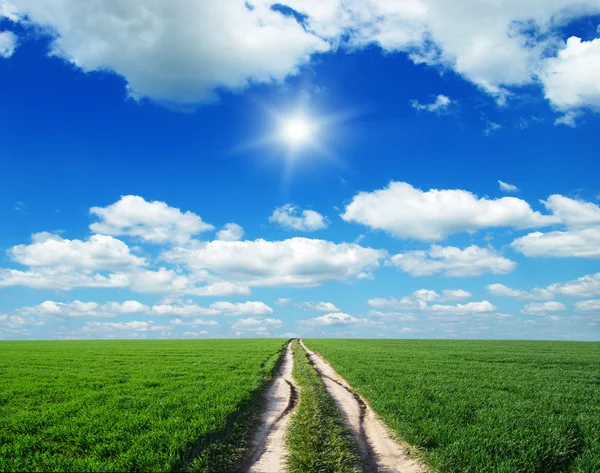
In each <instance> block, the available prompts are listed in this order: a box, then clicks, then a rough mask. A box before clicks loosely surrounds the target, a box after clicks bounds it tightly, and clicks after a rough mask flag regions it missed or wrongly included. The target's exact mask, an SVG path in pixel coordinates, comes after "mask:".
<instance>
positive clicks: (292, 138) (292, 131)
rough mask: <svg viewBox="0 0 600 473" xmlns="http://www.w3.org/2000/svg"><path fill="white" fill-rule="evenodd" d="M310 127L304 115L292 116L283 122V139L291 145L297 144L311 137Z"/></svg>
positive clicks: (305, 141)
mask: <svg viewBox="0 0 600 473" xmlns="http://www.w3.org/2000/svg"><path fill="white" fill-rule="evenodd" d="M312 131H313V130H312V127H311V125H310V123H309V122H308V120H306V118H304V117H294V118H290V119H288V120H286V121H285V122H284V124H283V130H282V134H283V139H284V140H285V141H286V142H287V143H288V144H290V145H292V146H299V145H302V144H304V143H307V142H308V141H310V139H311V135H312Z"/></svg>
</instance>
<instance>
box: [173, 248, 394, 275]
mask: <svg viewBox="0 0 600 473" xmlns="http://www.w3.org/2000/svg"><path fill="white" fill-rule="evenodd" d="M385 256H386V252H385V251H382V250H374V249H372V248H365V247H362V246H359V245H356V244H353V243H340V244H336V243H332V242H330V241H326V240H316V239H309V238H300V237H296V238H290V239H287V240H282V241H267V240H263V239H258V240H254V241H221V240H215V241H211V242H196V244H195V245H193V246H187V247H177V248H173V249H171V250H170V251H167V252H165V253H163V255H162V257H163V258H164V259H165V260H166V261H170V262H173V263H177V264H180V265H183V266H185V267H187V268H189V269H190V270H192V271H193V272H195V271H203V270H207V271H211V272H214V273H216V274H219V275H220V276H222V277H223V278H224V279H225V280H227V281H234V282H240V283H243V284H245V285H248V286H315V285H318V284H321V283H323V282H326V281H336V280H337V281H343V280H348V279H353V278H357V277H361V276H362V275H365V274H367V275H368V274H369V273H370V272H371V271H372V270H374V269H375V268H377V267H378V266H379V261H380V260H381V259H383V258H384V257H385Z"/></svg>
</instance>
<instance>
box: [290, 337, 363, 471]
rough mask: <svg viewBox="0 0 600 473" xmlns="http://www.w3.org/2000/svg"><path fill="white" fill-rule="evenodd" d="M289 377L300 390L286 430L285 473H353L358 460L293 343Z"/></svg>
mask: <svg viewBox="0 0 600 473" xmlns="http://www.w3.org/2000/svg"><path fill="white" fill-rule="evenodd" d="M292 350H293V352H294V370H293V376H294V379H295V380H296V382H297V383H298V385H299V386H300V403H299V405H298V408H297V410H296V412H295V413H294V415H293V416H292V419H291V421H290V425H289V428H288V432H287V436H286V445H287V448H288V458H287V465H288V468H287V471H288V473H317V472H318V473H356V472H360V471H361V469H360V464H361V462H360V457H359V456H358V453H357V446H356V443H355V441H354V438H353V437H352V434H351V433H350V431H349V430H348V429H347V428H346V427H345V426H344V424H343V421H342V418H341V415H340V412H339V410H338V409H337V407H336V406H335V403H334V401H333V399H332V398H331V397H330V396H329V394H328V393H327V390H326V389H325V386H324V384H323V382H322V381H321V379H320V378H319V376H318V374H317V372H316V371H315V369H314V368H313V367H312V366H311V365H310V363H309V361H308V357H307V355H306V352H305V351H304V349H303V348H302V347H301V346H300V344H299V343H298V341H297V340H294V342H293V344H292Z"/></svg>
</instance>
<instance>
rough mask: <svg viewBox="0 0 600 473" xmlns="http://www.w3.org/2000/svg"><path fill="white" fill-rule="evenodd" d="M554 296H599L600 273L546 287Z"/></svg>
mask: <svg viewBox="0 0 600 473" xmlns="http://www.w3.org/2000/svg"><path fill="white" fill-rule="evenodd" d="M547 289H548V290H549V291H551V292H552V293H554V294H559V295H563V296H569V297H586V298H587V297H597V296H600V273H595V274H588V275H586V276H582V277H580V278H577V279H574V280H572V281H567V282H565V283H554V284H551V285H550V286H548V287H547Z"/></svg>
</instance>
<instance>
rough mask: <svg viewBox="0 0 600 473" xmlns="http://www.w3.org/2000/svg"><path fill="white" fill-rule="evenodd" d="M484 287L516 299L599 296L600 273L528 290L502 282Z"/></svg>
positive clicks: (494, 292) (493, 292)
mask: <svg viewBox="0 0 600 473" xmlns="http://www.w3.org/2000/svg"><path fill="white" fill-rule="evenodd" d="M486 289H487V291H488V292H490V293H491V294H495V295H499V296H509V297H516V298H518V299H533V300H547V299H552V298H553V297H555V296H568V297H578V298H591V297H597V296H600V273H595V274H588V275H585V276H582V277H580V278H577V279H574V280H572V281H567V282H562V283H554V284H550V285H549V286H547V287H545V288H534V289H532V290H529V291H522V290H519V289H511V288H509V287H507V286H504V285H503V284H490V285H488V286H486Z"/></svg>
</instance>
